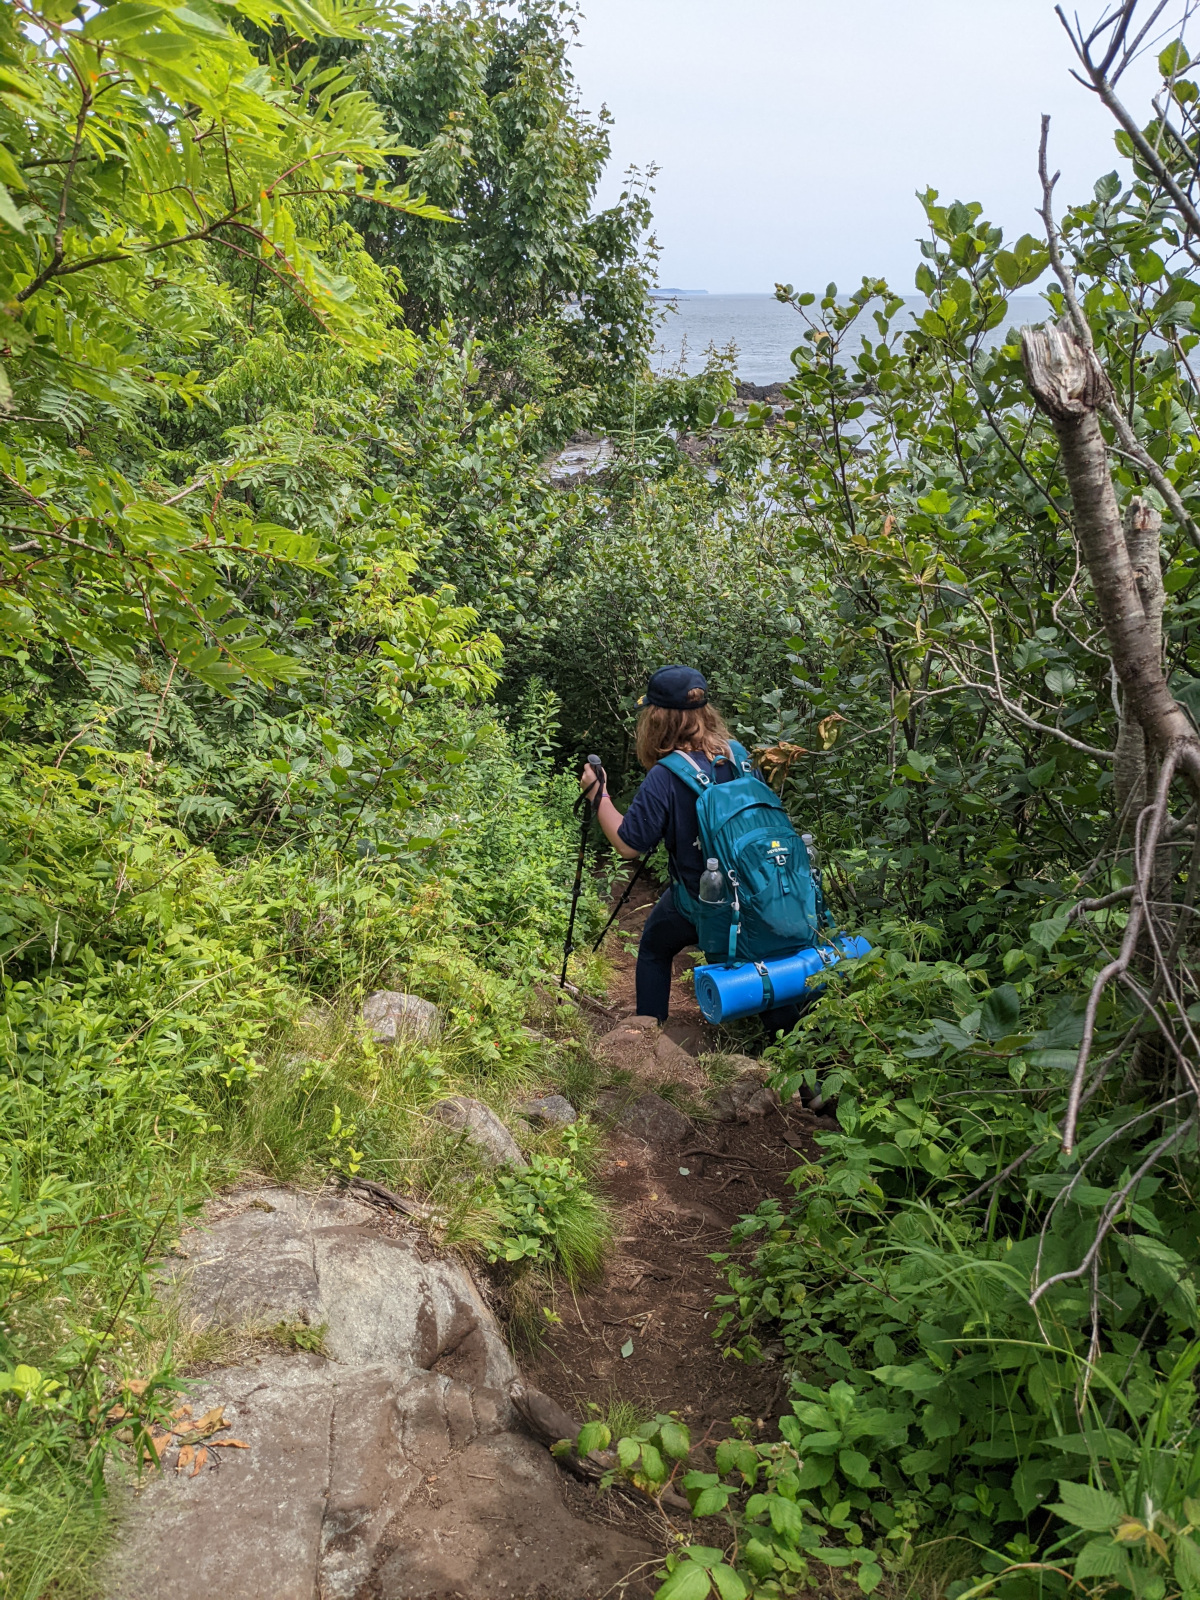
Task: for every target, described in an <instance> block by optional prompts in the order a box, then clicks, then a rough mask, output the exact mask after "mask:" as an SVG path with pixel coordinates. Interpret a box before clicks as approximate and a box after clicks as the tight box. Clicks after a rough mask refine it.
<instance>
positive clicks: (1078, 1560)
mask: <svg viewBox="0 0 1200 1600" xmlns="http://www.w3.org/2000/svg"><path fill="white" fill-rule="evenodd" d="M1128 1569H1129V1558H1128V1556H1127V1555H1126V1553H1125V1551H1124V1550H1123V1549H1122V1548H1121V1546H1120V1545H1119V1544H1118V1543H1117V1541H1116V1540H1115V1539H1089V1540H1088V1542H1087V1544H1085V1545H1084V1547H1083V1549H1082V1550H1081V1551H1080V1552H1079V1554H1078V1555H1077V1556H1076V1557H1075V1576H1076V1577H1077V1578H1120V1577H1124V1576H1125V1574H1126V1573H1127V1571H1128Z"/></svg>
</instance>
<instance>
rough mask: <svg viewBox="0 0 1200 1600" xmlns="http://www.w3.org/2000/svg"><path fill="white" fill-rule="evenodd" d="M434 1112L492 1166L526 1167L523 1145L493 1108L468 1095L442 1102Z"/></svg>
mask: <svg viewBox="0 0 1200 1600" xmlns="http://www.w3.org/2000/svg"><path fill="white" fill-rule="evenodd" d="M432 1109H433V1114H434V1116H435V1117H436V1118H437V1119H438V1121H439V1122H444V1123H445V1124H446V1126H447V1127H448V1128H455V1129H457V1130H458V1131H459V1132H461V1133H465V1134H466V1136H467V1138H468V1139H469V1140H470V1141H471V1143H472V1144H473V1145H477V1146H478V1148H479V1149H480V1150H481V1151H482V1152H483V1155H484V1159H485V1160H486V1161H487V1162H488V1164H489V1165H490V1166H493V1167H503V1166H510V1167H520V1166H524V1164H525V1157H524V1156H523V1155H522V1154H521V1147H520V1145H519V1144H518V1143H517V1141H516V1140H515V1139H514V1138H513V1136H512V1134H511V1133H509V1131H508V1129H507V1128H506V1127H505V1126H504V1124H503V1123H502V1122H501V1121H500V1118H499V1117H498V1116H497V1115H496V1113H495V1112H494V1111H493V1110H492V1108H491V1106H485V1105H484V1103H483V1101H482V1100H472V1099H471V1097H470V1095H466V1094H455V1095H451V1096H450V1098H449V1099H448V1100H439V1101H438V1103H437V1105H435V1106H434V1107H433V1108H432Z"/></svg>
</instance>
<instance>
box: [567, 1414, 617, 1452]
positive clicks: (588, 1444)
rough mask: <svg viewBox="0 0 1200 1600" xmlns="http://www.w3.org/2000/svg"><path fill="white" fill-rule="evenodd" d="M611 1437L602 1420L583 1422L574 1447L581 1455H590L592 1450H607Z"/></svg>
mask: <svg viewBox="0 0 1200 1600" xmlns="http://www.w3.org/2000/svg"><path fill="white" fill-rule="evenodd" d="M611 1438H612V1434H611V1433H610V1432H609V1430H608V1428H606V1427H605V1425H604V1423H603V1422H585V1423H584V1425H583V1427H582V1428H580V1430H579V1437H578V1438H577V1439H576V1441H575V1448H576V1450H577V1451H578V1453H579V1454H580V1455H581V1456H586V1455H590V1454H591V1453H592V1451H593V1450H607V1449H608V1445H609V1441H610V1439H611Z"/></svg>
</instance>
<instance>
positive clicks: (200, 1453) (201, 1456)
mask: <svg viewBox="0 0 1200 1600" xmlns="http://www.w3.org/2000/svg"><path fill="white" fill-rule="evenodd" d="M207 1460H208V1451H207V1450H197V1451H196V1465H195V1466H194V1467H193V1468H192V1470H191V1472H190V1473H189V1474H188V1476H189V1477H190V1478H194V1477H195V1476H196V1474H197V1473H198V1472H199V1471H200V1468H201V1467H202V1466H203V1465H204V1463H205V1462H206V1461H207Z"/></svg>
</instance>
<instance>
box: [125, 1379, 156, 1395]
mask: <svg viewBox="0 0 1200 1600" xmlns="http://www.w3.org/2000/svg"><path fill="white" fill-rule="evenodd" d="M125 1387H126V1388H127V1389H128V1390H129V1392H130V1394H145V1392H146V1390H147V1389H148V1388H149V1387H150V1379H149V1378H130V1379H129V1380H128V1382H127V1383H126V1385H125Z"/></svg>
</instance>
